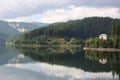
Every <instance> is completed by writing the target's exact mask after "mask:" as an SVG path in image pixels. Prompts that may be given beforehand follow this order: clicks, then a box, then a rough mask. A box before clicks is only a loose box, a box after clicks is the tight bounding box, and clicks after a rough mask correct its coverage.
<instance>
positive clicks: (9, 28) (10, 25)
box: [0, 20, 48, 43]
mask: <svg viewBox="0 0 120 80" xmlns="http://www.w3.org/2000/svg"><path fill="white" fill-rule="evenodd" d="M38 24H39V22H36V23H35V22H34V23H27V22H7V21H2V20H0V43H3V42H5V40H6V39H7V37H9V36H15V35H17V34H20V33H23V32H29V31H32V30H34V29H36V28H40V27H44V26H45V25H48V24H46V23H43V24H42V23H40V24H39V25H38Z"/></svg>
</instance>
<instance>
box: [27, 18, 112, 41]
mask: <svg viewBox="0 0 120 80" xmlns="http://www.w3.org/2000/svg"><path fill="white" fill-rule="evenodd" d="M112 22H113V19H111V18H108V17H90V18H85V19H82V20H74V21H72V20H71V21H68V22H62V23H54V24H50V25H49V26H48V27H44V28H40V29H36V30H33V31H31V32H29V33H26V34H25V38H26V39H32V38H35V37H38V36H40V35H45V36H55V37H56V36H57V37H69V38H71V37H77V38H81V39H87V38H89V37H96V36H98V35H99V34H102V33H106V34H108V35H110V34H111V28H112Z"/></svg>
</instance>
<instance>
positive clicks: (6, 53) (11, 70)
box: [0, 45, 120, 80]
mask: <svg viewBox="0 0 120 80" xmlns="http://www.w3.org/2000/svg"><path fill="white" fill-rule="evenodd" d="M119 79H120V53H119V52H95V51H83V50H81V49H80V48H58V47H57V48H50V47H47V48H26V47H11V46H7V47H5V46H3V45H1V46H0V80H119Z"/></svg>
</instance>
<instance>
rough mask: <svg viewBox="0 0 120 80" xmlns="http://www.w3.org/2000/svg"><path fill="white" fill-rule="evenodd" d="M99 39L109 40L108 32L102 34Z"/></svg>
mask: <svg viewBox="0 0 120 80" xmlns="http://www.w3.org/2000/svg"><path fill="white" fill-rule="evenodd" d="M99 39H101V40H108V35H107V34H100V35H99Z"/></svg>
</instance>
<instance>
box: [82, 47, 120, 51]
mask: <svg viewBox="0 0 120 80" xmlns="http://www.w3.org/2000/svg"><path fill="white" fill-rule="evenodd" d="M83 50H86V51H107V52H120V49H116V48H91V47H84V48H83Z"/></svg>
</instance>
